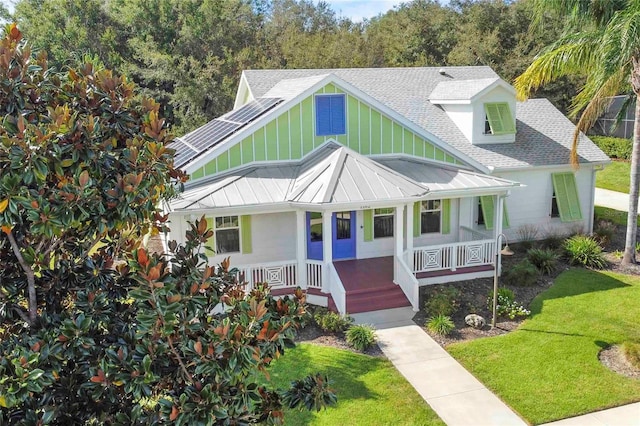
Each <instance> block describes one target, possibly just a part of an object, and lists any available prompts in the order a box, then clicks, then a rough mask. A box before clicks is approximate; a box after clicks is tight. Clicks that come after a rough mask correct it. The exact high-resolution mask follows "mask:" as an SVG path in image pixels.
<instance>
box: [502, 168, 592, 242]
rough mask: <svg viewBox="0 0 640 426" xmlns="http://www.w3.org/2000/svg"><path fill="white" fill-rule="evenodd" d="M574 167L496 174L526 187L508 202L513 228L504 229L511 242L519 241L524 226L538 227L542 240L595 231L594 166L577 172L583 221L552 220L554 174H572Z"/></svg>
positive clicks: (519, 190) (515, 189)
mask: <svg viewBox="0 0 640 426" xmlns="http://www.w3.org/2000/svg"><path fill="white" fill-rule="evenodd" d="M571 171H572V169H571V168H570V166H566V167H564V168H547V169H538V170H526V171H514V172H501V173H496V176H499V177H502V178H505V179H510V180H514V181H517V182H520V183H522V184H523V185H526V186H525V187H521V188H514V189H513V190H512V191H511V195H510V196H509V197H507V198H506V199H505V204H506V206H507V211H508V214H509V222H510V226H509V228H506V229H504V233H505V235H507V237H508V238H509V239H510V240H513V241H517V240H519V239H521V238H520V236H519V234H518V229H521V227H522V226H524V225H528V226H535V227H536V228H537V229H538V238H539V239H541V238H544V236H545V234H548V233H550V232H553V233H570V232H572V231H575V230H577V229H579V228H582V230H584V231H586V232H591V230H592V229H591V227H592V222H593V221H592V219H591V218H592V216H593V176H594V173H595V172H594V170H593V167H590V166H582V167H580V169H579V170H577V171H576V172H575V177H576V185H577V189H578V195H579V197H580V208H581V210H582V220H581V221H576V222H562V221H561V220H560V218H559V217H556V218H552V217H551V197H552V195H553V184H552V181H551V175H552V174H553V173H562V172H571Z"/></svg>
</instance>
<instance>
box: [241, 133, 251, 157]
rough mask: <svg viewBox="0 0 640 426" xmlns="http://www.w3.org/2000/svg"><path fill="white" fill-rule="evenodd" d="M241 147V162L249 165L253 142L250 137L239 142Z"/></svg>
mask: <svg viewBox="0 0 640 426" xmlns="http://www.w3.org/2000/svg"><path fill="white" fill-rule="evenodd" d="M241 145H242V162H243V163H250V162H252V161H253V140H252V137H251V136H249V137H248V138H245V139H243V140H242V142H241Z"/></svg>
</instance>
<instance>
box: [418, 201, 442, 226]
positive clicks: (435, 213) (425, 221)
mask: <svg viewBox="0 0 640 426" xmlns="http://www.w3.org/2000/svg"><path fill="white" fill-rule="evenodd" d="M441 218H442V202H441V200H427V201H422V202H421V203H420V233H421V234H429V233H434V232H440V224H441Z"/></svg>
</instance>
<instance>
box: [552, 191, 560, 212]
mask: <svg viewBox="0 0 640 426" xmlns="http://www.w3.org/2000/svg"><path fill="white" fill-rule="evenodd" d="M550 216H551V217H560V211H559V210H558V199H557V197H556V191H555V190H554V191H553V195H551V215H550Z"/></svg>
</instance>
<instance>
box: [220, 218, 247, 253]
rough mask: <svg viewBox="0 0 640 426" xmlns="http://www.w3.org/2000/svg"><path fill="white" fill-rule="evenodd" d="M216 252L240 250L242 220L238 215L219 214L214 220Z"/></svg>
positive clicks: (235, 251) (236, 251)
mask: <svg viewBox="0 0 640 426" xmlns="http://www.w3.org/2000/svg"><path fill="white" fill-rule="evenodd" d="M213 232H214V233H215V242H216V253H217V254H222V253H238V252H240V221H239V220H238V216H217V217H216V218H215V220H214V230H213Z"/></svg>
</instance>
